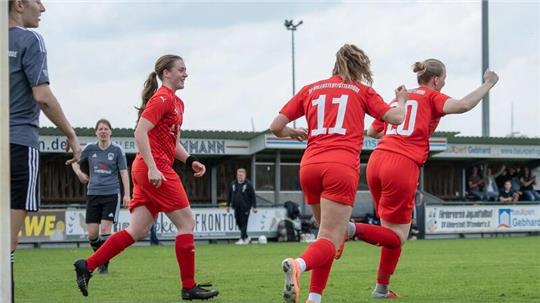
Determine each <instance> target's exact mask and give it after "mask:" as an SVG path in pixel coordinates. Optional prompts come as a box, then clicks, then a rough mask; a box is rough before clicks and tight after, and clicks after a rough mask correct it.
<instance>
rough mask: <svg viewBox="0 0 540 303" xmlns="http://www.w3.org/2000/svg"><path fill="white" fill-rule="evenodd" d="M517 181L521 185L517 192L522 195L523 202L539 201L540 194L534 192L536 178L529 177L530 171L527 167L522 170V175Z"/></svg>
mask: <svg viewBox="0 0 540 303" xmlns="http://www.w3.org/2000/svg"><path fill="white" fill-rule="evenodd" d="M519 181H520V183H521V187H520V189H519V190H520V191H521V192H522V193H523V200H525V201H540V194H539V193H538V192H536V191H535V190H534V185H535V184H536V176H531V170H530V169H529V168H528V167H524V168H523V175H522V176H521V178H520V179H519Z"/></svg>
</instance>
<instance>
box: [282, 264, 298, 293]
mask: <svg viewBox="0 0 540 303" xmlns="http://www.w3.org/2000/svg"><path fill="white" fill-rule="evenodd" d="M281 267H282V268H283V272H284V273H285V285H284V286H283V300H284V302H285V303H297V302H298V294H299V293H300V286H299V283H298V278H299V277H300V266H299V265H298V262H296V260H294V259H292V258H288V259H285V260H283V262H282V263H281Z"/></svg>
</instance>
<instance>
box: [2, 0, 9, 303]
mask: <svg viewBox="0 0 540 303" xmlns="http://www.w3.org/2000/svg"><path fill="white" fill-rule="evenodd" d="M8 3H9V2H8V1H0V66H1V68H0V150H1V152H0V216H1V218H0V302H11V264H10V263H11V261H10V260H11V258H10V257H11V230H10V219H11V218H10V214H11V203H10V198H9V197H10V192H9V191H10V188H9V187H10V181H9V173H10V170H9V69H8V66H9V59H8V58H9V57H8Z"/></svg>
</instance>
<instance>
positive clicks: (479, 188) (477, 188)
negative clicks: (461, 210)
mask: <svg viewBox="0 0 540 303" xmlns="http://www.w3.org/2000/svg"><path fill="white" fill-rule="evenodd" d="M468 184H469V195H471V196H473V197H474V198H476V199H478V200H484V192H483V188H484V180H482V177H480V175H479V174H478V167H476V166H473V168H472V175H470V176H469V182H468Z"/></svg>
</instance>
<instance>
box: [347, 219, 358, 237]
mask: <svg viewBox="0 0 540 303" xmlns="http://www.w3.org/2000/svg"><path fill="white" fill-rule="evenodd" d="M347 233H348V234H349V239H352V238H354V236H355V235H356V225H355V224H354V223H352V222H349V225H348V226H347Z"/></svg>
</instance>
